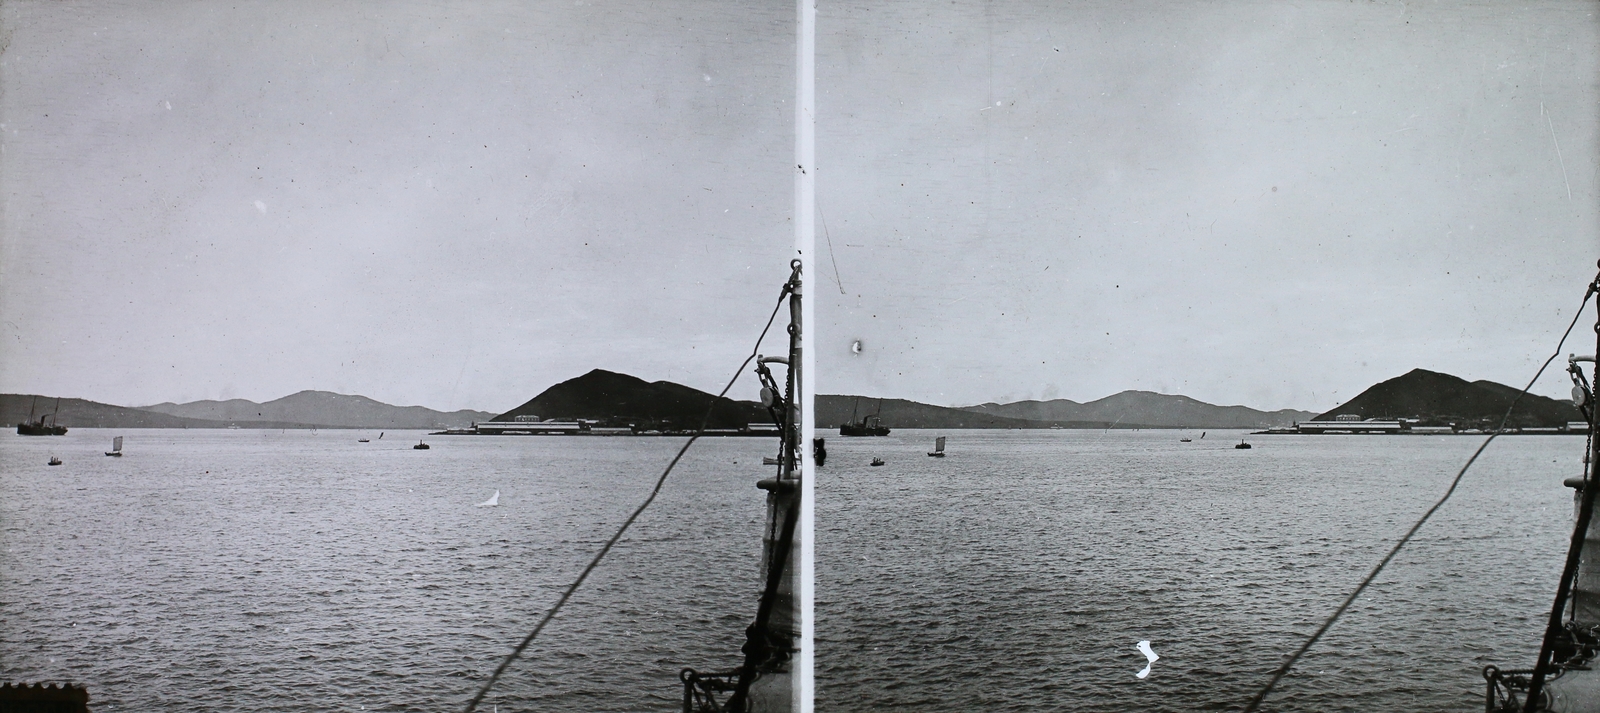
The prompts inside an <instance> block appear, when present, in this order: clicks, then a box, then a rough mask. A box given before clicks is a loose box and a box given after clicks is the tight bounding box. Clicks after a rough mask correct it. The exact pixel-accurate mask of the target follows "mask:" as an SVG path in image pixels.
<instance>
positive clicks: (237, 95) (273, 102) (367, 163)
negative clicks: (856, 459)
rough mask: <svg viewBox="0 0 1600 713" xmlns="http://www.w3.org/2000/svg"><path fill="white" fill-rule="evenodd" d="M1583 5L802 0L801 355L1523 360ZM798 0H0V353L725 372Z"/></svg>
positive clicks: (464, 403) (1230, 375)
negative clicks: (812, 112)
mask: <svg viewBox="0 0 1600 713" xmlns="http://www.w3.org/2000/svg"><path fill="white" fill-rule="evenodd" d="M1130 6H1136V7H1130ZM1594 13H1595V9H1594V5H1593V4H1592V3H1580V2H1563V3H1542V2H1534V3H1523V4H1519V5H1516V6H1511V5H1510V4H1507V3H1498V2H1496V3H1483V4H1461V3H1451V4H1430V3H1409V4H1406V3H1399V2H1394V3H1385V2H1355V3H1351V2H1299V3H1285V2H1280V1H1277V0H1273V1H1270V2H1266V1H1264V2H1257V3H1249V2H1226V3H1198V2H1195V3H1190V2H1182V3H1177V2H1172V3H1158V2H1147V3H1126V2H1104V3H1088V2H1075V3H1059V2H1042V1H1041V2H989V3H983V2H976V1H973V0H959V1H958V2H953V3H862V2H851V3H837V2H821V3H819V18H818V78H817V86H818V95H819V96H818V105H819V109H818V110H819V114H818V141H817V144H818V160H819V163H820V171H819V174H818V194H819V203H820V209H821V210H820V212H821V217H822V219H823V220H822V221H821V223H820V224H819V225H821V226H826V230H825V231H819V234H818V237H817V245H818V250H819V255H818V256H817V257H818V266H819V268H820V269H819V274H818V275H815V276H813V277H814V279H813V280H812V287H813V289H812V294H813V295H815V296H817V297H818V298H819V309H818V319H819V322H820V324H819V329H818V330H817V333H816V336H817V338H818V341H819V344H818V348H819V361H818V367H819V369H818V370H819V372H820V373H819V375H818V383H819V389H820V391H821V392H822V393H861V394H869V395H879V396H893V397H903V398H912V399H917V400H922V401H928V402H932V403H939V404H947V405H948V404H971V403H980V402H984V401H1008V400H1016V399H1022V398H1052V397H1061V398H1071V399H1075V400H1079V401H1085V400H1091V399H1095V398H1100V397H1103V396H1106V395H1109V394H1112V393H1115V392H1118V391H1121V390H1123V389H1148V390H1153V391H1164V392H1168V393H1183V394H1187V395H1189V396H1193V397H1195V398H1199V399H1202V400H1205V401H1210V402H1214V403H1224V404H1234V403H1242V404H1246V405H1250V406H1254V407H1258V408H1283V407H1295V408H1303V409H1308V410H1317V411H1320V410H1323V409H1326V408H1330V407H1332V406H1333V405H1335V404H1336V403H1338V402H1341V401H1343V400H1346V399H1348V398H1350V397H1352V396H1354V395H1355V394H1356V393H1357V392H1359V391H1360V390H1361V389H1363V388H1365V387H1366V386H1369V385H1371V384H1372V383H1374V382H1376V381H1380V380H1382V379H1386V378H1390V377H1393V376H1397V375H1399V374H1402V373H1404V372H1406V371H1408V370H1410V369H1412V368H1415V367H1424V368H1430V369H1435V370H1439V371H1445V372H1449V373H1453V374H1456V375H1458V376H1462V377H1465V378H1468V379H1480V378H1484V379H1493V380H1496V381H1500V382H1502V383H1507V384H1515V385H1518V386H1520V385H1521V384H1522V383H1524V382H1525V381H1526V379H1527V378H1528V377H1529V376H1531V375H1532V373H1533V371H1534V369H1535V368H1537V364H1538V362H1539V361H1540V360H1542V359H1543V358H1544V357H1545V356H1547V355H1548V354H1549V352H1550V350H1551V349H1553V348H1554V345H1555V341H1556V339H1557V337H1558V336H1559V333H1560V330H1561V329H1562V328H1564V327H1565V325H1566V323H1567V321H1568V320H1569V319H1570V318H1571V316H1572V311H1573V309H1574V308H1575V306H1576V304H1577V302H1578V300H1579V299H1580V298H1581V296H1582V291H1583V287H1584V284H1585V283H1586V281H1587V280H1588V279H1589V278H1591V277H1592V276H1593V274H1594V271H1595V260H1596V258H1597V257H1600V238H1597V231H1596V228H1597V227H1600V226H1597V219H1596V211H1595V204H1596V198H1597V195H1596V180H1595V179H1596V165H1597V160H1596V159H1597V156H1596V153H1597V145H1600V135H1597V128H1596V127H1597V109H1596V107H1597V100H1600V92H1597V90H1596V76H1595V72H1594V67H1596V66H1597V65H1600V56H1597V55H1600V52H1597V42H1596V37H1597V35H1600V32H1597V24H1596V22H1597V20H1596V17H1595V16H1594ZM793 18H794V7H793V4H792V3H791V2H789V1H788V0H783V1H782V2H763V3H745V2H726V3H713V2H699V1H696V2H681V3H663V2H611V1H609V0H602V1H598V2H592V3H591V2H588V1H587V0H582V1H581V2H577V3H572V2H568V0H562V1H560V2H550V3H526V2H504V3H490V2H472V3H453V4H440V3H427V2H410V3H406V2H397V3H385V4H381V5H371V4H366V3H359V4H358V3H345V2H271V3H265V2H263V3H249V2H245V3H232V2H230V3H222V2H190V3H174V2H139V3H115V2H103V1H96V2H54V1H52V2H27V1H23V2H11V1H8V2H6V3H4V4H0V20H3V22H4V27H5V31H6V33H7V42H8V44H7V45H6V46H5V49H4V54H3V56H0V87H3V93H0V133H3V135H4V138H3V139H0V151H3V153H0V198H3V201H4V203H3V209H4V214H3V218H0V220H3V223H0V316H3V317H4V332H3V333H0V345H3V346H0V391H5V392H24V393H44V394H49V395H62V396H77V397H83V398H90V399H95V400H99V401H106V402H111V403H119V404H127V405H138V404H147V403H154V402H158V401H167V400H176V401H186V400H193V399H201V398H230V397H240V398H249V399H253V400H257V401H263V400H268V399H272V398H277V397H280V396H283V395H286V394H289V393H292V392H295V391H298V390H301V389H326V390H330V391H338V392H341V393H360V394H364V395H367V396H370V397H373V398H376V399H379V400H382V401H386V402H389V403H397V404H421V405H425V406H429V407H432V408H439V409H455V408H477V409H483V410H489V411H500V410H505V409H508V408H511V407H513V406H515V405H517V404H519V403H521V402H522V401H524V400H526V399H528V398H530V397H532V396H533V395H535V394H537V393H538V392H539V391H541V390H543V389H544V388H546V387H548V386H549V385H551V384H553V383H556V382H558V381H561V380H564V379H568V378H571V377H573V376H577V375H579V374H581V373H583V372H585V371H588V370H589V369H591V368H595V367H600V368H607V369H612V370H616V371H624V372H627V373H631V374H635V375H637V376H640V377H643V378H646V379H651V380H654V379H669V380H673V381H678V382H680V383H684V384H688V385H690V386H694V387H696V388H700V389H705V390H708V391H715V390H716V389H718V388H720V386H721V384H722V382H723V381H724V380H726V379H727V377H728V376H729V375H730V374H731V371H732V369H733V368H734V367H735V366H736V365H737V364H738V361H739V360H740V359H742V358H743V356H744V353H745V352H746V351H747V350H748V349H749V345H750V342H751V340H752V339H753V338H754V335H755V333H756V332H757V331H758V330H759V329H760V326H761V323H762V322H763V320H764V319H765V318H766V315H767V314H768V311H769V310H770V308H771V306H772V301H773V299H774V298H775V297H776V289H777V286H778V284H779V283H781V281H782V280H783V279H784V277H785V276H786V274H787V268H786V264H787V261H788V258H789V254H790V250H791V246H792V243H793V232H792V226H791V223H790V217H791V213H792V210H793V177H792V170H791V169H792V165H791V164H792V157H793V110H792V105H791V103H792V101H793V98H792V97H793V86H794V85H793V71H794V70H793V56H794V30H795V28H794V20H793ZM835 265H837V267H835ZM1585 322H1586V323H1589V322H1592V318H1587V317H1586V318H1585ZM1576 334H1577V335H1578V336H1577V339H1576V341H1575V342H1573V343H1571V344H1570V345H1569V348H1568V349H1567V351H1583V352H1587V351H1592V350H1593V348H1594V347H1593V333H1592V332H1590V331H1589V330H1588V329H1587V327H1584V328H1583V329H1581V330H1580V331H1578V332H1577V333H1576ZM857 341H859V342H860V345H861V348H860V353H859V354H858V353H856V352H855V351H853V350H852V348H851V345H852V344H854V343H855V342H857ZM781 350H782V346H781V335H780V337H779V338H777V339H774V340H773V341H771V342H769V347H768V348H767V350H766V351H768V352H779V351H781ZM747 376H748V375H747ZM1564 380H1565V377H1564V376H1563V375H1562V374H1561V373H1560V372H1559V371H1553V372H1552V373H1551V375H1550V376H1547V377H1546V379H1545V380H1544V381H1543V382H1541V385H1540V387H1539V391H1540V392H1541V393H1547V394H1557V395H1558V394H1561V393H1564V392H1565V390H1566V386H1565V382H1564ZM752 384H753V382H750V381H748V378H747V377H746V381H745V383H744V385H743V386H742V387H741V388H740V389H739V390H736V391H735V393H734V395H735V396H739V397H743V398H752V397H753V396H754V388H753V385H752Z"/></svg>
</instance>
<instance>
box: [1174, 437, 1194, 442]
mask: <svg viewBox="0 0 1600 713" xmlns="http://www.w3.org/2000/svg"><path fill="white" fill-rule="evenodd" d="M1178 442H1179V443H1193V442H1194V439H1193V438H1179V439H1178Z"/></svg>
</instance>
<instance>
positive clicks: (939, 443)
mask: <svg viewBox="0 0 1600 713" xmlns="http://www.w3.org/2000/svg"><path fill="white" fill-rule="evenodd" d="M928 456H929V457H932V458H943V457H944V436H940V437H938V438H935V439H934V440H933V452H932V453H929V454H928Z"/></svg>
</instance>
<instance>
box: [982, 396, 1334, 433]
mask: <svg viewBox="0 0 1600 713" xmlns="http://www.w3.org/2000/svg"><path fill="white" fill-rule="evenodd" d="M963 410H965V411H971V412H974V413H982V414H989V415H992V416H1003V417H1006V418H1020V419H1026V420H1030V421H1106V422H1111V423H1143V424H1149V425H1150V426H1151V427H1158V428H1269V427H1272V426H1287V425H1290V424H1292V423H1294V422H1295V421H1304V420H1307V419H1309V418H1311V417H1312V416H1313V415H1314V414H1312V413H1311V412H1310V411H1295V410H1292V409H1282V410H1278V411H1257V410H1256V409H1253V408H1248V407H1245V406H1216V405H1213V404H1208V403H1206V402H1204V401H1198V400H1195V399H1192V398H1189V397H1187V396H1177V395H1167V394H1158V393H1154V392H1151V391H1124V392H1122V393H1119V394H1114V395H1112V396H1107V397H1105V398H1103V399H1099V400H1096V401H1090V402H1088V403H1081V404H1080V403H1078V402H1076V401H1070V400H1068V399H1056V400H1053V401H1018V402H1015V403H1009V404H994V403H988V404H983V405H981V406H968V407H966V408H965V409H963Z"/></svg>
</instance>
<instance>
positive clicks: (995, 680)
mask: <svg viewBox="0 0 1600 713" xmlns="http://www.w3.org/2000/svg"><path fill="white" fill-rule="evenodd" d="M1596 10H1597V7H1596V6H1595V5H1594V4H1593V3H1576V2H1572V3H1567V2H1533V3H1469V2H1444V3H1433V2H1343V1H1340V2H1292V3H1291V2H1224V3H1201V2H1133V3H1127V2H1064V3H1050V2H980V1H978V0H957V1H956V2H948V1H947V2H940V3H873V2H841V3H822V4H819V7H818V20H817V25H818V40H817V43H818V44H817V103H818V120H817V121H818V124H817V161H818V169H819V175H818V179H817V181H818V188H817V204H818V209H819V235H818V236H817V245H818V252H819V255H818V258H817V261H818V263H819V264H820V266H821V270H820V271H821V272H822V280H821V282H822V283H823V284H821V285H819V286H817V289H816V294H817V300H818V304H817V315H818V325H817V330H816V331H817V335H818V336H817V343H818V346H817V349H818V356H817V372H818V376H817V391H818V394H819V396H818V401H817V404H816V412H817V414H816V416H817V422H816V423H817V433H818V436H822V437H825V438H826V445H827V450H828V458H827V461H826V463H825V465H824V466H823V467H822V468H821V469H819V475H818V481H817V484H816V493H817V495H816V503H817V504H816V543H817V551H816V562H817V566H816V585H815V586H816V610H815V626H816V637H817V653H816V662H817V669H816V702H817V709H818V710H826V711H949V712H955V711H978V710H983V711H998V710H1004V711H1140V712H1146V711H1195V710H1246V709H1247V707H1248V709H1251V710H1261V711H1298V712H1304V713H1312V712H1322V711H1370V710H1427V711H1481V710H1485V709H1486V701H1485V695H1486V689H1487V688H1488V683H1487V682H1486V681H1485V677H1484V669H1485V667H1486V666H1494V667H1496V668H1497V670H1500V671H1504V672H1507V675H1506V676H1505V677H1502V678H1501V679H1499V685H1500V691H1499V693H1498V694H1496V695H1497V696H1498V698H1496V699H1495V700H1491V701H1489V702H1487V705H1488V709H1489V710H1511V709H1515V710H1524V707H1523V705H1522V704H1521V703H1520V702H1521V701H1524V700H1525V699H1526V698H1527V696H1528V693H1527V684H1529V683H1531V680H1530V676H1528V675H1525V674H1512V673H1509V672H1512V671H1527V670H1529V669H1533V668H1534V667H1535V664H1536V662H1537V661H1538V659H1539V658H1540V651H1541V647H1542V641H1543V638H1544V634H1545V631H1546V629H1547V623H1548V622H1549V620H1550V616H1551V609H1552V604H1553V603H1554V602H1555V599H1556V596H1557V591H1558V584H1559V583H1560V581H1561V580H1562V576H1563V572H1564V564H1565V562H1566V560H1567V556H1568V552H1569V546H1568V545H1569V541H1570V539H1571V534H1572V532H1573V528H1574V510H1573V493H1574V491H1573V490H1572V489H1571V488H1569V487H1566V486H1564V485H1563V481H1564V480H1566V479H1569V478H1574V477H1581V476H1582V475H1583V472H1584V465H1583V460H1584V459H1583V453H1584V452H1585V438H1583V437H1582V436H1581V434H1584V433H1586V432H1587V431H1588V430H1589V429H1588V426H1587V424H1585V423H1583V421H1584V420H1585V414H1586V413H1587V412H1583V413H1580V409H1579V408H1576V407H1574V406H1573V404H1572V402H1571V401H1570V397H1571V390H1572V388H1573V387H1574V383H1573V381H1572V379H1571V378H1570V377H1569V375H1568V373H1567V366H1568V360H1567V357H1568V354H1569V353H1576V354H1578V355H1580V356H1582V355H1592V354H1594V351H1595V332H1594V326H1595V321H1596V317H1595V311H1594V308H1593V300H1592V299H1591V300H1589V303H1590V306H1589V307H1588V308H1586V309H1585V310H1584V311H1583V312H1582V314H1581V315H1580V313H1579V307H1580V305H1581V304H1583V303H1584V301H1585V296H1586V294H1585V293H1586V290H1587V289H1588V288H1589V285H1590V284H1591V283H1592V282H1593V280H1594V278H1595V274H1596V259H1597V258H1600V238H1597V236H1596V228H1597V224H1596V213H1595V206H1596V198H1597V196H1596V184H1595V167H1596V153H1595V152H1596V144H1597V139H1600V136H1597V133H1596V113H1597V109H1596V107H1597V99H1600V97H1597V93H1596V86H1595V83H1596V73H1595V67H1596V66H1600V57H1597V47H1596V35H1597V24H1596V16H1595V12H1596ZM829 251H831V252H829ZM1574 320H1576V325H1575V326H1574V327H1573V328H1572V332H1571V334H1570V336H1569V337H1567V338H1566V341H1565V343H1564V346H1562V338H1563V332H1564V331H1565V330H1567V328H1568V325H1570V324H1573V323H1574ZM1557 352H1559V356H1557V358H1556V360H1555V361H1554V362H1552V363H1551V364H1550V365H1549V366H1548V368H1546V369H1544V371H1543V373H1542V376H1540V377H1539V379H1538V380H1537V381H1535V382H1533V385H1532V388H1531V389H1530V391H1529V393H1528V394H1527V395H1526V396H1522V397H1521V398H1520V399H1517V398H1516V396H1517V394H1518V393H1519V392H1520V391H1521V390H1522V389H1523V387H1524V386H1527V385H1528V384H1529V383H1530V380H1532V379H1533V378H1534V376H1535V374H1536V373H1538V372H1539V370H1540V366H1541V365H1542V364H1543V363H1544V362H1545V360H1546V359H1548V358H1550V357H1551V356H1552V355H1553V354H1557ZM1577 366H1578V367H1579V368H1581V369H1582V370H1583V372H1584V374H1585V377H1584V378H1585V379H1586V380H1587V381H1588V382H1589V383H1590V384H1592V382H1593V380H1594V370H1593V364H1590V363H1587V362H1581V363H1578V364H1577ZM1513 401H1515V402H1516V406H1515V408H1514V409H1511V413H1510V418H1509V420H1507V421H1505V423H1504V424H1502V420H1503V419H1505V418H1506V414H1507V412H1508V409H1510V407H1511V404H1512V402H1513ZM1352 421H1354V423H1352ZM1329 422H1332V423H1331V424H1330V423H1329ZM1502 425H1503V426H1504V427H1505V428H1506V429H1507V430H1508V431H1511V433H1508V434H1507V435H1504V436H1501V437H1498V438H1496V439H1495V440H1494V442H1493V443H1491V444H1489V445H1488V447H1487V448H1486V449H1485V450H1484V451H1483V453H1482V455H1481V456H1479V457H1478V458H1477V460H1476V461H1475V462H1474V464H1473V465H1472V467H1471V468H1469V469H1467V470H1466V472H1465V474H1464V475H1462V477H1461V480H1460V484H1459V486H1458V487H1456V488H1455V490H1454V493H1453V495H1451V496H1450V499H1449V500H1448V501H1447V502H1445V503H1444V504H1443V505H1442V506H1441V507H1440V508H1439V509H1438V510H1437V511H1436V512H1434V513H1433V514H1432V516H1431V518H1429V519H1428V521H1427V522H1426V523H1425V524H1424V525H1423V526H1422V527H1421V528H1420V529H1418V530H1417V531H1416V533H1415V535H1413V536H1412V537H1411V539H1410V541H1409V542H1408V543H1407V544H1406V545H1405V546H1404V547H1403V548H1401V549H1400V550H1399V552H1398V553H1397V554H1395V555H1394V557H1393V559H1392V560H1389V561H1388V563H1387V565H1386V566H1385V567H1384V569H1383V570H1382V571H1381V572H1380V573H1378V575H1377V576H1376V578H1374V579H1373V580H1372V581H1371V584H1370V585H1368V586H1366V588H1365V589H1364V590H1362V591H1361V593H1360V595H1359V596H1358V597H1356V598H1355V599H1354V600H1353V601H1352V602H1351V603H1350V604H1349V606H1348V608H1346V609H1344V611H1343V613H1342V615H1340V617H1339V618H1338V619H1337V621H1334V622H1332V624H1331V626H1329V627H1328V628H1327V629H1326V632H1325V633H1323V634H1321V635H1320V637H1319V638H1317V639H1316V641H1315V642H1314V643H1312V644H1311V645H1310V647H1309V648H1308V649H1307V650H1306V651H1305V653H1304V654H1303V655H1301V656H1300V657H1299V658H1298V660H1297V661H1295V662H1294V665H1293V667H1292V669H1291V670H1290V672H1289V673H1288V675H1287V676H1284V677H1282V678H1281V679H1280V680H1276V681H1274V675H1275V674H1276V673H1277V672H1278V671H1279V669H1280V668H1281V667H1283V666H1284V665H1285V663H1286V662H1288V661H1289V660H1290V657H1291V656H1294V655H1295V654H1296V652H1297V651H1298V650H1299V649H1300V648H1301V647H1302V646H1303V645H1305V644H1306V643H1307V642H1308V641H1310V640H1311V638H1312V637H1313V636H1316V635H1317V633H1318V630H1319V628H1320V627H1322V626H1323V625H1324V624H1325V623H1327V622H1328V621H1329V618H1330V617H1331V616H1332V615H1333V614H1334V613H1335V611H1336V610H1338V609H1339V608H1340V606H1341V605H1342V604H1343V603H1344V601H1345V599H1346V597H1348V596H1349V595H1350V594H1352V593H1353V592H1354V591H1356V589H1357V588H1358V587H1360V586H1361V585H1362V583H1363V580H1365V579H1366V578H1367V577H1368V576H1369V574H1371V573H1372V571H1373V569H1374V568H1375V567H1376V566H1377V565H1378V564H1379V563H1380V562H1381V561H1383V560H1384V558H1385V557H1386V555H1388V554H1389V552H1390V550H1391V549H1392V548H1393V547H1394V546H1395V545H1396V544H1397V543H1398V542H1399V541H1400V540H1401V539H1402V538H1403V537H1405V536H1406V535H1407V532H1408V530H1409V529H1410V528H1411V527H1412V526H1413V525H1414V524H1416V523H1417V522H1418V521H1419V520H1420V519H1421V518H1422V517H1423V516H1424V515H1425V514H1426V513H1428V511H1429V509H1430V508H1432V507H1433V506H1434V504H1435V503H1437V502H1438V501H1439V500H1440V498H1441V497H1443V496H1444V495H1445V493H1446V491H1447V490H1448V489H1449V488H1450V487H1451V484H1452V482H1453V480H1454V479H1455V478H1456V476H1457V474H1458V472H1459V471H1460V470H1461V469H1462V467H1463V465H1465V464H1466V462H1467V461H1468V459H1469V458H1471V457H1472V455H1473V454H1474V452H1475V451H1476V450H1477V449H1478V448H1479V446H1481V445H1482V443H1483V441H1484V439H1485V438H1486V436H1487V434H1490V433H1493V432H1496V431H1497V430H1499V429H1500V428H1501V427H1502ZM1591 576H1592V575H1591ZM1577 589H1578V590H1579V591H1578V596H1579V599H1578V601H1579V602H1580V603H1581V602H1584V601H1589V602H1593V601H1594V600H1593V599H1588V600H1584V599H1582V597H1585V596H1587V597H1593V596H1594V594H1595V592H1596V590H1597V589H1600V584H1597V583H1596V580H1594V579H1580V580H1579V586H1578V587H1577ZM1589 606H1591V607H1592V604H1590V605H1589ZM1577 623H1578V624H1579V625H1581V626H1582V627H1592V626H1594V625H1595V624H1596V623H1600V619H1597V618H1595V617H1594V615H1593V610H1592V609H1582V610H1580V611H1579V612H1578V617H1577ZM1575 630H1576V629H1575ZM1583 631H1584V632H1592V629H1589V628H1584V629H1583ZM1584 636H1590V634H1589V633H1585V634H1584ZM1579 641H1581V642H1582V643H1581V644H1578V643H1573V642H1572V641H1570V640H1569V641H1568V643H1565V644H1562V645H1561V648H1560V652H1561V653H1560V654H1559V656H1558V657H1557V658H1555V659H1554V660H1552V661H1547V666H1546V669H1545V672H1544V674H1543V680H1542V681H1541V683H1540V686H1541V691H1540V692H1539V693H1538V694H1537V695H1536V697H1538V698H1540V700H1543V698H1544V697H1546V696H1554V698H1553V699H1552V701H1553V702H1550V703H1549V704H1548V705H1549V708H1548V709H1549V710H1565V711H1570V710H1595V708H1594V707H1593V706H1595V705H1600V683H1597V682H1600V679H1597V678H1596V677H1595V674H1594V673H1593V672H1592V671H1589V670H1587V669H1586V667H1588V666H1590V665H1592V664H1591V663H1588V661H1589V658H1588V656H1589V655H1591V654H1592V653H1593V648H1592V646H1593V645H1594V641H1595V640H1594V639H1593V638H1584V639H1581V640H1579ZM1575 651H1581V652H1586V653H1583V654H1582V655H1577V654H1576V653H1575ZM1552 664H1559V665H1562V666H1565V668H1551V667H1550V666H1551V665H1552ZM1563 671H1564V673H1563ZM1269 683H1271V684H1272V690H1271V691H1270V692H1269V693H1266V694H1265V695H1264V696H1262V697H1261V699H1260V700H1259V701H1256V698H1257V696H1258V695H1260V694H1261V693H1262V691H1263V689H1265V688H1267V686H1268V685H1269ZM1519 686H1520V687H1519ZM1507 696H1511V697H1513V698H1514V699H1515V700H1513V701H1508V700H1507V698H1506V697H1507ZM1253 701H1255V702H1253ZM1540 705H1545V704H1544V703H1541V704H1540ZM1583 705H1587V706H1589V707H1582V706H1583ZM1539 709H1541V710H1542V709H1543V708H1539ZM1527 710H1534V709H1533V708H1529V709H1527Z"/></svg>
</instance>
